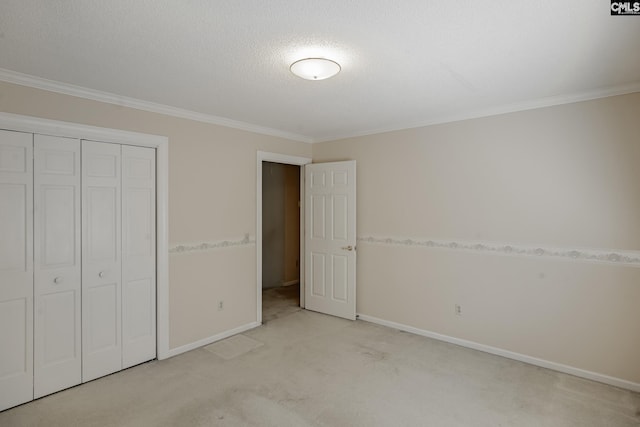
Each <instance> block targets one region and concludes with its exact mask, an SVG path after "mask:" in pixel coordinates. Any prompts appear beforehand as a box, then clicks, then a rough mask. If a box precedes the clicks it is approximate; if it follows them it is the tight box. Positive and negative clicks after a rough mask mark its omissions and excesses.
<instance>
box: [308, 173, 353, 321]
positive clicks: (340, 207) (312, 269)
mask: <svg viewBox="0 0 640 427" xmlns="http://www.w3.org/2000/svg"><path fill="white" fill-rule="evenodd" d="M305 185H306V188H305V194H306V196H305V197H306V199H307V203H306V204H305V223H306V227H305V252H306V256H305V259H306V265H307V268H306V287H305V308H307V309H309V310H314V311H319V312H322V313H326V314H331V315H334V316H339V317H344V318H347V319H355V309H356V306H355V291H356V289H355V286H356V270H355V267H356V252H355V247H356V163H355V161H346V162H334V163H318V164H311V165H307V166H305Z"/></svg>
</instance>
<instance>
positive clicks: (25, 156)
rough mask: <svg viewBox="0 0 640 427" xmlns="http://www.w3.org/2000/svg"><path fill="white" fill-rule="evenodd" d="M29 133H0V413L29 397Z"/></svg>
mask: <svg viewBox="0 0 640 427" xmlns="http://www.w3.org/2000/svg"><path fill="white" fill-rule="evenodd" d="M32 158H33V135H31V134H27V133H20V132H10V131H4V130H0V410H1V409H6V408H10V407H12V406H15V405H19V404H21V403H24V402H27V401H29V400H31V399H33V221H32V209H33V161H32Z"/></svg>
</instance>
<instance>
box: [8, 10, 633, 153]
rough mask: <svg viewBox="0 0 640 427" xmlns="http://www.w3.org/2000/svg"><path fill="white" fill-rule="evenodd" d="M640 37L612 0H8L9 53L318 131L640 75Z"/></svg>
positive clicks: (412, 120)
mask: <svg viewBox="0 0 640 427" xmlns="http://www.w3.org/2000/svg"><path fill="white" fill-rule="evenodd" d="M639 40H640V16H622V17H612V16H610V13H609V2H608V1H604V0H598V1H596V0H564V1H557V0H537V1H531V0H493V1H482V2H481V1H471V0H447V1H435V0H389V1H385V0H366V1H365V0H362V1H347V0H326V1H320V0H315V1H309V0H289V1H285V0H269V1H265V0H241V1H231V0H229V1H214V0H182V1H178V0H135V1H131V0H108V1H105V0H75V1H72V0H64V1H63V0H40V1H36V0H0V68H3V69H5V70H11V71H15V72H19V73H25V74H28V75H31V76H37V77H41V78H45V79H50V80H54V81H57V82H62V83H68V84H73V85H77V86H82V87H86V88H90V89H94V90H98V91H104V92H108V93H111V94H116V95H121V96H126V97H130V98H135V99H139V100H144V101H149V102H154V103H158V104H164V105H168V106H172V107H177V108H181V109H185V110H189V111H193V112H198V113H202V114H206V115H210V116H216V117H218V118H226V119H231V120H234V121H237V122H243V123H246V124H248V125H249V126H251V125H254V126H257V127H262V128H268V129H270V130H273V133H276V134H278V133H279V134H283V135H288V136H290V137H293V138H297V139H300V140H308V141H320V140H330V139H336V138H339V137H344V136H352V135H361V134H367V133H375V132H378V131H384V130H391V129H401V128H406V127H414V126H419V125H422V124H429V123H437V122H441V121H447V120H451V119H452V118H456V117H465V116H467V117H472V116H474V115H475V116H478V115H482V114H489V113H490V112H498V111H506V110H508V109H510V108H511V109H518V108H525V106H527V105H529V106H531V105H537V104H539V103H541V102H547V103H553V102H562V100H563V99H564V100H567V99H574V98H580V97H583V98H584V97H588V96H589V94H592V95H593V94H598V93H616V91H617V92H618V93H622V92H625V91H627V92H629V91H637V90H639V89H638V88H640V49H639V48H638V45H637V44H638V41H639ZM308 56H326V57H329V58H331V59H333V60H336V61H337V62H339V63H340V64H341V65H342V72H341V73H340V74H338V76H336V77H334V78H332V79H329V80H324V81H316V82H310V81H305V80H302V79H299V78H297V77H295V76H294V75H293V74H291V73H290V71H289V64H290V63H292V62H293V61H295V60H297V59H300V58H302V57H308ZM548 98H551V100H549V99H548ZM545 99H547V101H544V100H545Z"/></svg>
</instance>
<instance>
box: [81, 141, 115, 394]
mask: <svg viewBox="0 0 640 427" xmlns="http://www.w3.org/2000/svg"><path fill="white" fill-rule="evenodd" d="M120 151H121V146H120V145H117V144H107V143H98V142H93V141H82V381H83V382H86V381H90V380H92V379H95V378H98V377H101V376H103V375H107V374H110V373H112V372H116V371H118V370H120V369H122V334H121V309H122V304H121V299H122V294H121V292H122V287H121V283H122V282H121V274H122V271H121V262H122V261H121V256H120V255H121V254H120V253H121V250H120V247H121V245H120V242H121V240H120V239H121V214H120V212H121V210H120V185H121V179H120V158H121V157H120Z"/></svg>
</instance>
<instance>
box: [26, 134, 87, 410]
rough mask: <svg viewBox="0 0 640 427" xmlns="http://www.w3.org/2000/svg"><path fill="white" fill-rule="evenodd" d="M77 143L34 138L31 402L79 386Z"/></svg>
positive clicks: (78, 184)
mask: <svg viewBox="0 0 640 427" xmlns="http://www.w3.org/2000/svg"><path fill="white" fill-rule="evenodd" d="M80 297H81V294H80V140H78V139H69V138H58V137H53V136H44V135H35V136H34V307H35V316H34V383H33V389H34V398H36V399H37V398H38V397H41V396H45V395H47V394H50V393H54V392H56V391H59V390H62V389H65V388H68V387H71V386H73V385H76V384H80V382H81V379H82V377H81V375H82V358H81V356H82V354H81V337H80V316H81V310H80V306H81V301H80Z"/></svg>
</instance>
